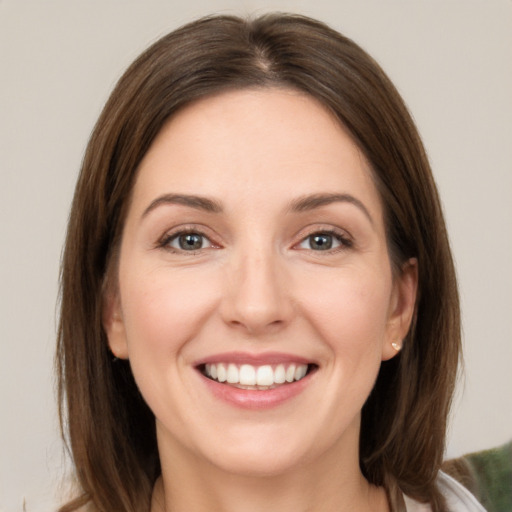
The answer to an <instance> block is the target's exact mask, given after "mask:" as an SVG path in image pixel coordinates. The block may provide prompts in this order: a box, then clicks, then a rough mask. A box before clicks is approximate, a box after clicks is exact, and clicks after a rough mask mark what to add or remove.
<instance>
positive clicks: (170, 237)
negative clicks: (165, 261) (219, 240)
mask: <svg viewBox="0 0 512 512" xmlns="http://www.w3.org/2000/svg"><path fill="white" fill-rule="evenodd" d="M186 235H196V236H198V237H200V238H201V239H202V240H203V244H204V241H205V240H206V241H208V242H209V243H210V244H211V245H210V247H200V248H199V249H195V250H187V249H183V248H178V247H172V246H171V245H170V244H171V242H173V241H175V240H178V241H179V238H180V237H182V236H186ZM157 247H158V248H160V249H166V250H168V251H170V252H172V253H175V254H186V253H189V254H192V255H194V254H197V253H198V252H199V251H201V250H203V249H210V248H218V247H219V246H217V245H215V244H214V243H213V242H212V241H211V240H210V238H209V237H208V236H207V235H206V234H205V233H203V232H202V231H201V230H200V229H197V228H188V229H181V230H180V231H176V232H173V233H166V234H165V235H164V236H163V237H162V238H161V239H160V240H159V241H158V243H157Z"/></svg>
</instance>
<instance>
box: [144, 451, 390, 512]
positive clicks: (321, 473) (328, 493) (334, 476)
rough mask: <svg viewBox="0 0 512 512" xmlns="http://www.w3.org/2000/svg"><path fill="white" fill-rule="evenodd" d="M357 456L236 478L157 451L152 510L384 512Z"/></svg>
mask: <svg viewBox="0 0 512 512" xmlns="http://www.w3.org/2000/svg"><path fill="white" fill-rule="evenodd" d="M357 452H358V450H357V443H355V449H354V448H352V449H351V450H350V451H349V453H345V454H344V456H339V451H338V450H331V451H329V453H325V454H324V455H323V456H322V457H321V458H319V459H317V460H315V461H314V462H312V463H304V464H302V465H300V467H299V468H298V469H297V468H295V469H293V470H289V471H283V472H281V473H279V474H270V475H252V474H251V475H244V474H242V475H241V474H234V473H232V472H228V471H225V470H223V469H222V468H219V467H218V466H216V465H214V464H212V463H210V462H209V461H205V460H199V459H198V458H197V457H195V456H194V455H192V454H191V453H190V452H188V453H187V454H186V456H185V457H182V456H181V455H182V454H180V453H179V450H178V451H176V450H172V454H173V457H172V459H171V458H169V459H168V460H167V459H166V457H165V454H164V453H162V452H161V455H164V457H162V476H161V477H160V479H159V480H158V481H157V484H156V485H155V489H154V492H153V502H152V509H151V512H211V510H216V511H219V512H239V511H240V510H243V511H244V512H260V511H261V510H265V511H266V512H345V511H346V512H348V511H353V510H357V511H358V512H370V511H372V512H388V511H389V507H388V504H387V498H386V493H385V491H384V489H383V488H378V487H374V486H372V485H370V484H369V483H368V482H367V481H366V479H365V478H364V477H363V475H362V474H361V472H360V470H359V460H358V453H357ZM171 460H172V463H169V462H170V461H171Z"/></svg>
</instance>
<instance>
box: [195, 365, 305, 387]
mask: <svg viewBox="0 0 512 512" xmlns="http://www.w3.org/2000/svg"><path fill="white" fill-rule="evenodd" d="M310 366H311V365H308V364H295V363H289V364H277V365H270V364H265V365H259V366H258V365H252V364H241V365H238V364H234V363H212V364H205V365H203V367H202V373H203V375H205V376H206V377H208V378H210V379H212V380H214V381H216V382H220V383H225V384H229V385H231V386H234V387H237V388H239V389H251V390H261V391H264V390H268V389H274V388H276V387H277V386H281V385H286V384H290V383H292V382H297V381H299V380H301V379H303V378H304V377H305V376H306V375H307V374H308V371H309V370H310Z"/></svg>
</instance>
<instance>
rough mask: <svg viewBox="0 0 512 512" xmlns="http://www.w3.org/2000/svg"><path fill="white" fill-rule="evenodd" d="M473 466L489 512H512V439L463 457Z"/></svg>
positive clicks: (473, 474)
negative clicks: (490, 448)
mask: <svg viewBox="0 0 512 512" xmlns="http://www.w3.org/2000/svg"><path fill="white" fill-rule="evenodd" d="M463 458H464V459H465V460H466V462H467V463H468V464H469V466H470V468H471V473H472V476H473V478H474V479H475V483H476V488H477V489H478V494H479V496H478V498H479V499H480V501H481V503H482V505H483V506H484V507H485V508H486V509H487V511H488V512H512V441H511V442H510V443H507V444H506V445H504V446H501V447H499V448H493V449H492V450H486V451H483V452H477V453H472V454H469V455H466V456H464V457H463Z"/></svg>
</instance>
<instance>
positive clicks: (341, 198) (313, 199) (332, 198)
mask: <svg viewBox="0 0 512 512" xmlns="http://www.w3.org/2000/svg"><path fill="white" fill-rule="evenodd" d="M332 203H350V204H353V205H354V206H356V207H357V208H359V209H360V210H361V211H362V212H363V213H364V214H365V216H366V217H367V218H368V220H369V221H370V223H371V224H372V225H373V224H374V221H373V218H372V216H371V215H370V212H369V211H368V209H367V208H366V206H365V205H364V204H363V203H362V202H361V201H360V200H359V199H357V198H356V197H354V196H352V195H350V194H312V195H308V196H303V197H299V198H298V199H295V200H294V201H292V203H291V208H290V209H291V211H294V212H305V211H310V210H314V209H316V208H320V207H322V206H327V205H329V204H332Z"/></svg>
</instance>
